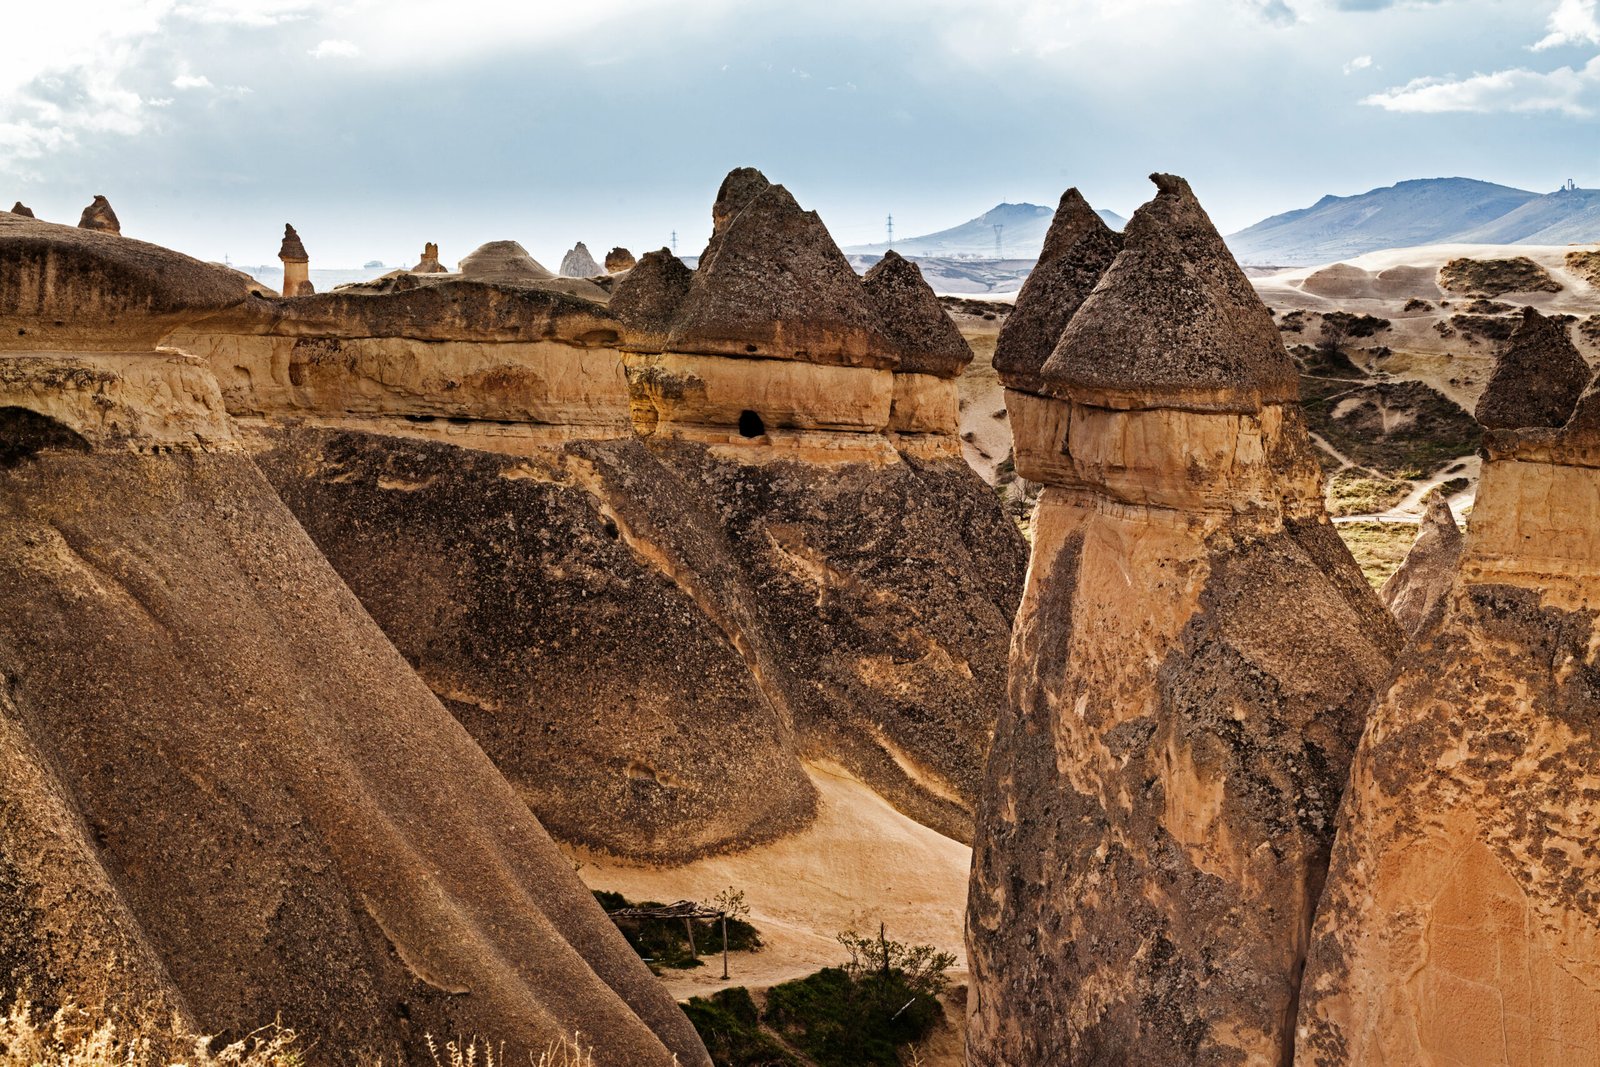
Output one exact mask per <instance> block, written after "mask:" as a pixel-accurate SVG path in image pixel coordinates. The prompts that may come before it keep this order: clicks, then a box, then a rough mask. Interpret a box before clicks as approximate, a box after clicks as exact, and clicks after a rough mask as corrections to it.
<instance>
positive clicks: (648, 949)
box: [594, 889, 761, 970]
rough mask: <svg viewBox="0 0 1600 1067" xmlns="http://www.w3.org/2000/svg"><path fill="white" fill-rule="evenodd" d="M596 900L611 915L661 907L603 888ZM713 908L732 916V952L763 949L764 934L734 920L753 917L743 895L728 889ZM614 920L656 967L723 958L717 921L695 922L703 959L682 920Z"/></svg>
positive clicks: (683, 967)
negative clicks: (691, 950) (707, 957)
mask: <svg viewBox="0 0 1600 1067" xmlns="http://www.w3.org/2000/svg"><path fill="white" fill-rule="evenodd" d="M594 899H595V900H596V901H598V902H599V904H600V906H601V907H602V908H604V909H605V910H606V911H607V912H612V911H617V910H619V909H621V908H659V907H661V905H660V904H659V903H657V902H656V901H653V900H646V901H643V902H641V903H638V904H635V903H633V902H632V901H630V900H628V899H627V898H626V897H624V896H623V895H622V894H621V893H608V892H606V891H604V890H600V889H597V890H595V891H594ZM730 904H731V905H734V906H730ZM710 906H712V907H720V908H725V909H726V910H728V911H729V913H730V914H729V917H728V950H729V951H730V952H755V951H756V950H758V949H759V948H761V933H760V931H759V930H757V929H756V928H755V927H754V926H752V925H751V924H750V923H748V922H746V921H745V920H744V919H743V918H735V917H734V916H735V915H741V914H742V915H748V914H750V909H749V908H748V907H747V906H746V905H745V903H744V894H743V893H742V892H737V891H734V890H731V889H730V890H724V892H723V893H722V894H719V895H718V898H717V903H715V904H713V905H710ZM613 921H614V922H616V924H617V929H618V930H620V931H622V936H623V937H624V938H626V939H627V942H628V944H629V945H631V946H632V947H633V950H634V951H635V952H637V953H638V954H639V957H640V958H641V959H643V960H644V961H645V962H647V963H650V964H652V965H654V966H656V967H670V968H673V969H675V970H687V969H689V968H691V967H703V966H705V962H706V961H705V959H704V957H706V956H714V955H719V954H720V953H721V952H722V923H721V922H719V921H718V920H716V919H693V920H691V922H692V923H693V924H694V947H695V951H696V952H697V953H698V954H699V958H696V956H695V955H692V954H691V953H690V951H689V932H688V930H686V929H685V928H684V923H683V920H682V919H621V920H616V919H614V920H613Z"/></svg>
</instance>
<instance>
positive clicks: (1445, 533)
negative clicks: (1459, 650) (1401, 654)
mask: <svg viewBox="0 0 1600 1067" xmlns="http://www.w3.org/2000/svg"><path fill="white" fill-rule="evenodd" d="M1427 504H1428V509H1427V511H1426V512H1425V513H1424V514H1423V516H1422V522H1421V524H1420V525H1419V526H1418V527H1417V539H1416V540H1415V541H1413V542H1412V543H1411V551H1409V552H1407V553H1406V558H1405V562H1403V563H1401V564H1400V569H1399V570H1397V571H1395V572H1394V573H1393V574H1391V575H1390V576H1389V580H1388V581H1386V582H1384V583H1383V588H1382V589H1380V590H1379V591H1378V596H1379V597H1380V598H1382V600H1383V602H1384V603H1385V604H1387V605H1388V606H1389V610H1390V611H1391V612H1393V613H1394V617H1395V620H1396V621H1397V622H1399V623H1400V629H1402V630H1404V631H1405V632H1406V635H1407V636H1408V637H1416V636H1417V634H1419V633H1420V632H1421V631H1422V629H1423V627H1424V626H1425V625H1426V624H1427V622H1428V620H1429V619H1431V618H1432V617H1433V615H1434V612H1435V610H1436V609H1438V608H1440V607H1441V606H1442V605H1443V604H1444V599H1445V597H1446V596H1447V595H1448V594H1449V592H1450V586H1451V585H1452V584H1454V582H1455V580H1456V566H1457V564H1459V563H1460V562H1461V529H1460V527H1458V526H1457V525H1456V517H1455V515H1454V514H1453V513H1451V511H1450V503H1449V501H1447V500H1446V499H1445V498H1444V496H1443V494H1441V493H1439V492H1438V491H1437V490H1436V491H1434V492H1433V493H1430V494H1429V496H1428V501H1427Z"/></svg>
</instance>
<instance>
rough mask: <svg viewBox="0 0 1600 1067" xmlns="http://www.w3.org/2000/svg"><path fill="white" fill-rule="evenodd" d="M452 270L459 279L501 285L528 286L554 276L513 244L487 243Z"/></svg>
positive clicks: (519, 246)
mask: <svg viewBox="0 0 1600 1067" xmlns="http://www.w3.org/2000/svg"><path fill="white" fill-rule="evenodd" d="M456 267H457V269H458V270H459V271H460V273H461V276H462V277H464V278H467V279H469V280H471V281H475V282H497V283H500V284H503V285H529V284H532V283H535V282H547V281H549V280H550V279H551V278H554V277H555V275H554V274H552V273H550V271H549V270H548V269H547V268H546V267H545V266H544V264H542V263H540V262H539V261H538V260H536V259H534V258H533V257H532V256H530V255H529V254H528V250H527V249H526V248H523V247H522V245H520V244H518V243H517V242H516V241H490V242H489V243H488V244H484V245H479V246H478V247H477V248H475V249H473V250H472V251H471V252H469V253H468V254H467V255H466V256H465V257H463V258H462V260H461V262H460V263H458V264H456Z"/></svg>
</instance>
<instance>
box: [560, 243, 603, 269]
mask: <svg viewBox="0 0 1600 1067" xmlns="http://www.w3.org/2000/svg"><path fill="white" fill-rule="evenodd" d="M604 273H605V271H603V270H601V269H600V264H598V263H596V262H595V261H594V257H593V256H591V255H590V254H589V249H588V246H586V245H585V244H584V243H583V242H582V241H579V242H578V243H577V244H576V245H575V246H573V247H572V248H570V249H568V251H567V254H566V255H564V256H562V257H561V276H562V277H564V278H593V277H594V276H595V275H596V274H604Z"/></svg>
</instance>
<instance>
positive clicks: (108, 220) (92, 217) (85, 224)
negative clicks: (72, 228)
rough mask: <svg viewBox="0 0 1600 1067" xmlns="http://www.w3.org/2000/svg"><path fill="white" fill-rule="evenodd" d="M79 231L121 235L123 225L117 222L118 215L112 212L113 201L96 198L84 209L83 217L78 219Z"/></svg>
mask: <svg viewBox="0 0 1600 1067" xmlns="http://www.w3.org/2000/svg"><path fill="white" fill-rule="evenodd" d="M78 229H80V230H103V231H104V232H106V233H121V232H122V223H120V222H118V221H117V213H116V212H115V211H112V210H111V201H109V200H107V199H106V198H105V197H103V196H96V197H95V198H94V202H93V203H91V204H90V205H89V206H88V207H86V208H84V209H83V215H82V216H81V217H80V218H79V219H78Z"/></svg>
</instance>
